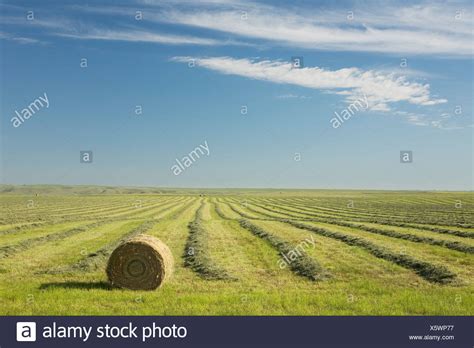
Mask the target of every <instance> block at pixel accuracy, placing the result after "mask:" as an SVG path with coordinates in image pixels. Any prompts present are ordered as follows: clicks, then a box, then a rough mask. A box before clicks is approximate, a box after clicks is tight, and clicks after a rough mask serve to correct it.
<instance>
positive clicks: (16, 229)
mask: <svg viewBox="0 0 474 348" xmlns="http://www.w3.org/2000/svg"><path fill="white" fill-rule="evenodd" d="M45 225H46V223H45V222H34V223H32V224H24V225H20V226H15V227H12V228H9V229H6V230H3V231H0V236H3V235H5V234H12V233H16V232H20V231H24V230H29V229H32V228H35V227H41V226H45Z"/></svg>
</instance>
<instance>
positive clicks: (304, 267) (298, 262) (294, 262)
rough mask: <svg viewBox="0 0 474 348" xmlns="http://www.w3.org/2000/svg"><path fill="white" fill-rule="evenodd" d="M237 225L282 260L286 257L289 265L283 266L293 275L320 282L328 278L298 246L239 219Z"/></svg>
mask: <svg viewBox="0 0 474 348" xmlns="http://www.w3.org/2000/svg"><path fill="white" fill-rule="evenodd" d="M239 224H240V226H241V227H243V228H245V229H246V230H249V231H250V232H251V233H252V234H254V235H255V236H257V237H259V238H261V239H263V240H265V241H267V242H268V243H269V244H270V245H271V246H272V247H273V248H275V249H276V250H277V251H278V252H279V253H280V254H281V256H282V258H284V257H286V258H287V259H289V260H290V261H289V263H287V261H284V263H283V264H284V265H286V264H288V265H289V267H290V269H291V271H292V272H293V273H295V274H298V275H300V276H302V277H306V278H308V279H309V280H312V281H316V280H321V279H323V278H325V277H327V276H328V273H327V272H325V271H324V269H323V268H322V267H321V265H320V264H319V263H318V262H316V261H315V260H313V259H312V258H311V257H309V256H308V255H307V254H306V253H305V252H304V251H303V250H301V247H300V248H298V246H296V245H292V244H290V243H288V242H286V241H284V240H283V239H281V238H279V237H277V236H275V235H274V234H271V233H269V232H267V231H265V230H264V229H262V228H260V227H259V226H256V225H254V224H252V223H251V222H249V221H248V220H245V219H241V220H239ZM289 255H291V256H289ZM290 257H291V258H290Z"/></svg>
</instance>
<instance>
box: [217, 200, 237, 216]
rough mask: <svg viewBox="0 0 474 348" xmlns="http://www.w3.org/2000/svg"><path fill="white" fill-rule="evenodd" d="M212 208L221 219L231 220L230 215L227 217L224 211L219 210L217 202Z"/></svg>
mask: <svg viewBox="0 0 474 348" xmlns="http://www.w3.org/2000/svg"><path fill="white" fill-rule="evenodd" d="M214 210H215V212H216V214H217V215H218V216H219V217H220V218H221V219H223V220H233V219H231V218H230V217H227V216H226V215H225V214H224V212H223V211H222V210H221V207H220V206H219V203H217V202H215V203H214Z"/></svg>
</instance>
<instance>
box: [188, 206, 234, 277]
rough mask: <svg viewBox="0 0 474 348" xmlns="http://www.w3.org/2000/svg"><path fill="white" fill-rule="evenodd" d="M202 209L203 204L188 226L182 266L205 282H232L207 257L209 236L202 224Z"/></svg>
mask: <svg viewBox="0 0 474 348" xmlns="http://www.w3.org/2000/svg"><path fill="white" fill-rule="evenodd" d="M203 209H204V202H202V203H201V205H200V207H199V208H198V210H197V211H196V216H195V218H194V220H193V221H191V222H190V223H189V224H188V229H189V235H188V239H187V241H186V245H185V250H184V254H183V258H184V265H185V267H188V268H190V269H192V270H193V271H194V272H196V273H197V274H198V275H199V276H200V277H201V278H203V279H206V280H234V279H235V278H233V277H231V276H230V275H229V274H228V273H227V271H226V270H224V269H223V268H221V267H219V266H217V265H216V264H215V263H214V261H213V260H212V258H211V256H210V255H209V247H208V238H209V235H208V232H207V231H206V229H205V228H204V226H203V222H202V211H203ZM229 247H230V246H229Z"/></svg>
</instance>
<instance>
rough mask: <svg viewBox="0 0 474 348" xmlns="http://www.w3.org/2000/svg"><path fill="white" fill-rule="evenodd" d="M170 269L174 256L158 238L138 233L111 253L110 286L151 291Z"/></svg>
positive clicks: (108, 270)
mask: <svg viewBox="0 0 474 348" xmlns="http://www.w3.org/2000/svg"><path fill="white" fill-rule="evenodd" d="M172 272H173V255H172V254H171V251H170V250H169V249H168V247H167V246H166V244H164V243H163V242H162V241H160V240H159V239H158V238H155V237H151V236H147V235H139V236H137V237H134V238H132V239H130V240H128V241H125V242H124V243H122V244H120V245H119V246H118V247H117V248H116V249H115V250H114V251H113V252H112V255H110V258H109V262H108V264H107V277H108V279H109V281H110V283H111V284H112V285H113V286H117V287H120V288H125V289H131V290H154V289H156V288H158V287H159V286H160V285H161V284H162V283H163V282H164V281H165V280H166V279H168V278H169V277H170V276H171V273H172Z"/></svg>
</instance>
